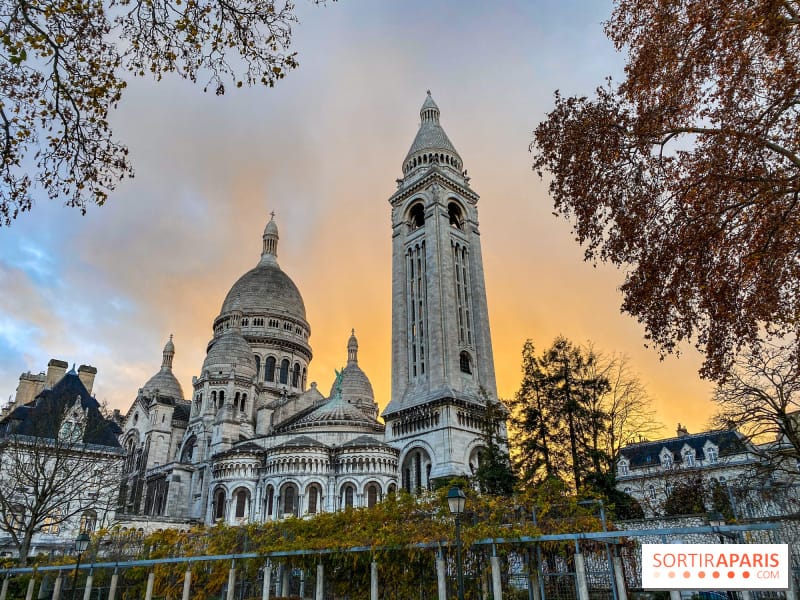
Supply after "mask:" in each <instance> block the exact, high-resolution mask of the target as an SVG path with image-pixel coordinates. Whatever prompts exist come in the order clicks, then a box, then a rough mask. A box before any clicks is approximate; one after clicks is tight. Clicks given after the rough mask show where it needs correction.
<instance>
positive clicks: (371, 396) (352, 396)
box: [329, 330, 375, 408]
mask: <svg viewBox="0 0 800 600" xmlns="http://www.w3.org/2000/svg"><path fill="white" fill-rule="evenodd" d="M337 385H339V386H340V389H341V394H342V399H343V400H344V401H345V402H347V403H349V404H355V405H356V406H359V407H361V408H365V407H366V408H371V407H372V405H373V403H374V402H375V393H374V392H373V391H372V384H371V383H370V381H369V377H367V374H366V373H364V371H362V370H361V367H359V366H358V340H357V339H356V332H355V330H352V332H351V334H350V339H349V340H348V341H347V366H346V367H345V368H344V369H342V373H341V377H340V378H339V379H337V380H336V381H334V382H333V385H331V393H330V395H329V397H330V398H333V397H334V396H335V395H336V391H337Z"/></svg>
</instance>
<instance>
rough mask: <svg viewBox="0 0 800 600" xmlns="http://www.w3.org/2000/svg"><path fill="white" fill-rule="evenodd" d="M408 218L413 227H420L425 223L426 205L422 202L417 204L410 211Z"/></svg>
mask: <svg viewBox="0 0 800 600" xmlns="http://www.w3.org/2000/svg"><path fill="white" fill-rule="evenodd" d="M408 220H409V223H410V224H411V229H419V228H420V227H422V226H423V225H425V207H424V206H422V203H418V204H415V205H414V206H412V207H411V210H410V211H408Z"/></svg>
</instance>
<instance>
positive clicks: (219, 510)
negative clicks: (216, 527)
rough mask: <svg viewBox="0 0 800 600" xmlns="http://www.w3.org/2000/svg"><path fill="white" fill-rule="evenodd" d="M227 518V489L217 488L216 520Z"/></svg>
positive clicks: (215, 500) (215, 494) (215, 499)
mask: <svg viewBox="0 0 800 600" xmlns="http://www.w3.org/2000/svg"><path fill="white" fill-rule="evenodd" d="M224 518H225V490H217V491H216V492H215V493H214V520H215V521H218V520H219V519H224Z"/></svg>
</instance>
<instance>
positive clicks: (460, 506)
mask: <svg viewBox="0 0 800 600" xmlns="http://www.w3.org/2000/svg"><path fill="white" fill-rule="evenodd" d="M447 504H448V505H449V506H450V514H452V515H453V516H454V517H455V518H456V574H457V575H458V600H464V567H463V565H462V564H461V515H462V514H463V513H464V506H465V505H466V504H467V497H466V496H465V495H464V492H462V491H461V490H460V489H459V488H457V487H456V486H453V487H451V488H450V490H449V491H448V492H447Z"/></svg>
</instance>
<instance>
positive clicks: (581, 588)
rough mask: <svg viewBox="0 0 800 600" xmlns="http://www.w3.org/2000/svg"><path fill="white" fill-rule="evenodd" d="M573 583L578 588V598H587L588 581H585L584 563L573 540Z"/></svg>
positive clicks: (587, 599) (583, 599) (584, 599)
mask: <svg viewBox="0 0 800 600" xmlns="http://www.w3.org/2000/svg"><path fill="white" fill-rule="evenodd" d="M575 546H576V548H575V550H576V552H575V585H576V586H577V588H578V600H589V583H588V582H587V581H586V565H585V563H584V562H583V554H581V553H580V548H578V547H577V546H578V543H577V542H575Z"/></svg>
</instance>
